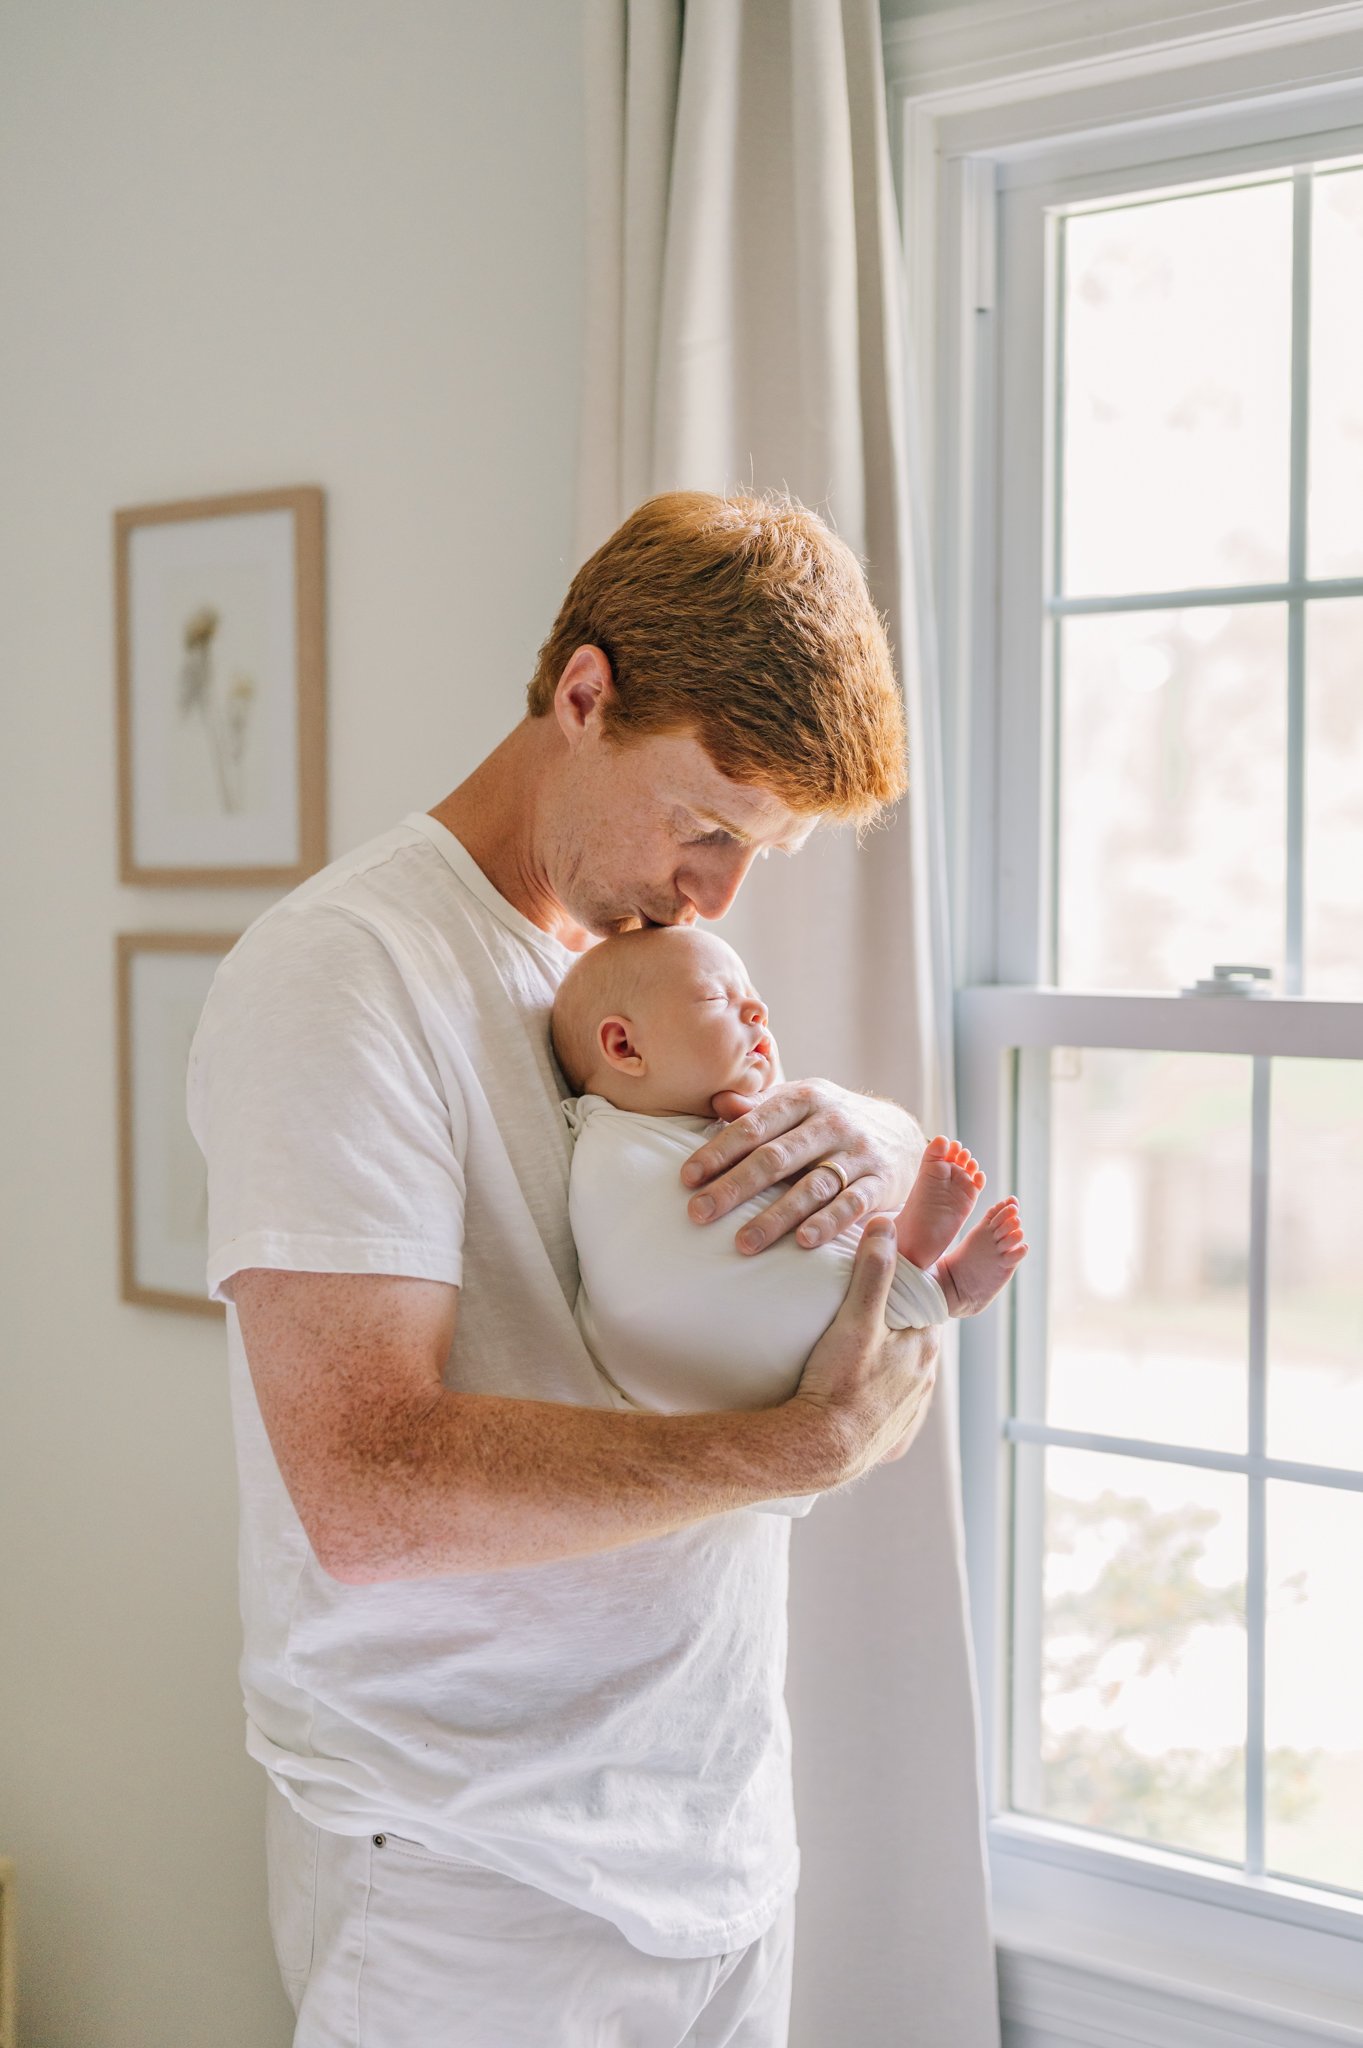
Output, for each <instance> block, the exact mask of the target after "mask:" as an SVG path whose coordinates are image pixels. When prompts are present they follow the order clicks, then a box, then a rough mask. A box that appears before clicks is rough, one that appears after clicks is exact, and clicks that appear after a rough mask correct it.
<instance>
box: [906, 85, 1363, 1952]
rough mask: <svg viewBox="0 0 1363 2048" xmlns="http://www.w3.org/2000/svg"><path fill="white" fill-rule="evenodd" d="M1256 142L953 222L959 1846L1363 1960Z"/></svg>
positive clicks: (1340, 1347) (1292, 509)
mask: <svg viewBox="0 0 1363 2048" xmlns="http://www.w3.org/2000/svg"><path fill="white" fill-rule="evenodd" d="M1360 111H1361V112H1363V109H1360ZM1265 125H1266V126H1267V128H1268V129H1269V130H1271V131H1275V132H1271V133H1269V134H1267V135H1266V136H1264V137H1262V138H1261V139H1259V140H1254V141H1250V142H1244V141H1236V142H1233V143H1231V144H1229V145H1227V146H1218V137H1217V135H1216V133H1215V130H1214V128H1212V127H1211V126H1210V125H1204V128H1203V129H1202V130H1201V131H1200V132H1199V134H1198V136H1197V138H1196V146H1189V147H1186V148H1185V149H1183V151H1182V152H1181V153H1180V154H1178V155H1175V154H1173V153H1172V152H1171V149H1170V145H1169V140H1168V136H1167V131H1166V132H1164V133H1163V134H1152V135H1151V136H1147V137H1145V138H1143V139H1142V142H1141V145H1140V146H1139V147H1138V146H1137V144H1136V143H1134V142H1133V141H1132V140H1131V138H1130V136H1127V137H1125V138H1124V141H1123V146H1122V149H1121V150H1120V151H1110V152H1109V153H1108V158H1109V160H1108V161H1106V162H1104V161H1102V160H1101V159H1102V157H1103V152H1102V151H1100V150H1099V151H1091V152H1090V155H1092V156H1093V157H1094V158H1095V162H1094V165H1093V167H1092V168H1081V169H1079V170H1078V171H1077V172H1076V171H1075V170H1073V169H1072V168H1070V167H1069V166H1065V167H1064V168H1063V169H1058V168H1057V166H1058V162H1059V160H1060V158H1061V155H1062V153H1061V151H1060V150H1059V148H1058V146H1057V145H1055V144H1054V142H1051V144H1050V147H1049V152H1048V156H1047V158H1046V160H1044V161H1043V160H1042V159H1041V157H1040V156H1039V155H1038V154H1036V153H1033V154H1032V155H1030V156H1029V155H1027V154H1026V153H1022V154H1019V155H1018V156H1017V157H1016V158H1009V157H1007V156H1006V155H1002V156H1000V157H997V158H995V159H992V160H991V161H990V162H989V164H988V165H987V172H988V175H987V176H986V177H983V178H982V177H980V176H979V175H978V172H979V168H980V167H979V165H978V164H976V165H974V166H972V167H971V170H972V175H971V176H970V177H961V178H958V180H957V183H956V186H955V194H956V201H957V211H956V213H955V215H954V216H951V217H952V218H954V219H955V222H956V225H957V227H958V229H959V230H960V231H961V232H962V233H968V234H969V236H970V238H971V244H972V246H973V247H978V248H993V249H996V251H997V264H996V273H995V275H994V276H993V277H991V278H990V279H989V280H988V281H987V284H986V287H985V288H984V289H982V290H980V291H979V292H978V293H977V294H976V295H975V296H974V298H973V299H972V297H971V294H970V293H969V291H967V292H965V293H964V294H962V303H963V304H964V305H965V308H966V313H967V316H970V315H973V314H974V312H975V307H976V305H977V304H978V305H979V306H980V307H981V308H982V310H983V311H984V312H985V313H986V315H987V317H986V320H985V322H984V326H983V328H977V327H970V330H969V331H968V332H965V331H963V329H962V327H961V326H960V325H959V324H958V325H957V326H956V327H955V328H953V327H952V325H951V319H950V318H949V319H948V321H947V324H946V326H945V328H944V335H945V341H946V346H947V347H948V348H950V347H951V346H952V345H953V341H954V340H955V341H959V343H960V345H961V350H962V359H963V360H964V361H965V363H966V368H967V373H969V371H970V369H971V366H972V365H973V372H974V374H973V377H972V376H971V375H970V374H966V375H965V376H964V378H963V379H962V383H963V386H964V387H965V388H964V389H963V393H962V399H961V404H962V408H963V409H964V410H967V411H969V412H970V415H971V417H972V419H973V421H974V431H975V443H974V449H973V467H972V472H971V477H970V483H969V492H970V494H973V495H972V496H971V502H970V504H969V506H968V508H967V510H968V517H965V516H963V517H962V519H961V524H962V525H963V526H968V527H969V528H970V531H969V533H968V535H966V537H965V538H964V539H963V540H958V541H957V542H956V550H957V559H958V560H959V561H960V562H961V563H962V564H965V565H968V566H967V567H965V568H962V569H959V570H957V572H956V573H957V576H958V579H959V583H960V585H961V586H962V587H961V588H958V590H957V609H958V611H959V610H960V609H961V607H962V605H964V606H966V607H967V608H968V607H969V606H970V605H972V604H973V606H974V608H975V612H976V615H977V618H983V619H986V620H987V625H986V627H984V628H981V627H980V626H978V625H977V627H976V630H975V636H974V637H975V645H974V649H973V653H972V657H971V662H970V664H969V665H970V666H971V667H972V668H973V674H974V685H973V706H972V717H973V728H972V738H971V741H970V745H969V748H968V749H967V748H963V749H962V753H961V756H960V757H959V764H958V765H959V768H960V772H959V773H958V775H957V778H956V786H957V788H958V789H959V790H960V791H961V793H962V794H961V796H960V798H959V799H958V818H957V829H956V832H955V834H954V838H955V843H956V844H957V846H958V848H960V849H963V850H964V851H963V854H962V860H963V862H965V863H966V864H967V865H968V868H969V872H968V873H966V874H965V875H962V874H960V873H958V875H957V878H956V881H957V887H956V892H955V894H956V901H957V903H958V906H961V907H962V909H963V910H964V909H967V908H968V922H969V930H968V932H967V934H966V937H965V941H964V944H963V947H962V954H963V958H964V959H965V961H966V963H967V981H968V985H967V986H966V987H965V988H963V989H962V990H961V992H960V994H959V996H958V1012H957V1014H958V1063H959V1074H960V1092H961V1108H962V1128H963V1130H964V1131H965V1132H966V1133H967V1134H968V1135H969V1137H970V1140H971V1142H972V1143H975V1144H977V1146H978V1148H979V1149H980V1150H981V1151H982V1153H983V1152H984V1151H985V1149H986V1148H992V1156H994V1157H995V1158H997V1159H999V1160H1000V1162H1001V1165H1002V1162H1003V1161H1004V1160H1009V1161H1010V1162H1011V1165H1012V1171H1013V1174H1014V1180H1013V1182H1012V1185H1015V1186H1016V1187H1017V1191H1018V1193H1019V1195H1020V1197H1021V1200H1022V1205H1023V1213H1024V1217H1025V1219H1026V1223H1027V1228H1028V1235H1029V1240H1030V1242H1031V1244H1032V1248H1033V1249H1032V1256H1031V1257H1030V1259H1029V1260H1028V1261H1027V1263H1026V1265H1025V1266H1024V1268H1023V1269H1022V1272H1021V1273H1020V1275H1019V1277H1018V1281H1017V1283H1016V1284H1015V1287H1014V1289H1013V1290H1012V1301H1011V1303H1010V1305H1009V1307H1008V1309H1007V1311H1006V1312H1003V1311H1001V1312H999V1313H997V1314H995V1315H994V1316H993V1317H992V1319H990V1318H981V1319H980V1327H979V1328H976V1329H970V1330H969V1331H963V1333H962V1340H963V1341H962V1418H963V1443H964V1447H965V1458H966V1466H967V1486H968V1547H969V1551H970V1562H971V1582H972V1595H973V1602H974V1606H975V1610H976V1625H977V1642H978V1648H979V1657H980V1665H981V1679H982V1692H983V1694H984V1697H985V1704H986V1719H987V1723H988V1729H989V1737H990V1754H989V1759H988V1762H989V1777H990V1803H991V1811H992V1814H993V1815H994V1819H995V1825H994V1836H995V1840H996V1842H997V1841H1003V1842H1004V1843H1005V1845H1008V1844H1011V1845H1012V1847H1013V1848H1014V1849H1016V1848H1017V1846H1018V1844H1021V1845H1022V1846H1023V1847H1024V1848H1025V1849H1026V1850H1027V1851H1028V1853H1033V1852H1034V1853H1035V1854H1036V1855H1037V1856H1038V1857H1040V1858H1042V1859H1043V1860H1045V1859H1049V1860H1051V1861H1053V1862H1055V1863H1057V1864H1065V1863H1066V1862H1067V1860H1068V1863H1069V1865H1070V1866H1072V1867H1074V1868H1078V1869H1082V1870H1085V1871H1090V1872H1094V1873H1102V1872H1107V1873H1110V1874H1112V1875H1113V1876H1114V1877H1115V1878H1119V1879H1120V1880H1121V1882H1123V1883H1125V1884H1131V1883H1133V1882H1134V1883H1142V1884H1147V1885H1150V1886H1152V1887H1155V1888H1157V1889H1160V1890H1163V1891H1165V1892H1168V1893H1172V1894H1173V1895H1175V1896H1177V1897H1182V1898H1184V1899H1186V1900H1203V1901H1206V1902H1215V1903H1216V1904H1219V1905H1225V1904H1227V1903H1229V1904H1232V1905H1236V1906H1242V1907H1246V1908H1248V1909H1249V1910H1250V1911H1251V1912H1254V1913H1259V1914H1262V1915H1264V1916H1266V1917H1267V1918H1269V1919H1278V1920H1280V1921H1283V1922H1288V1923H1291V1922H1295V1923H1297V1924H1299V1925H1301V1926H1304V1927H1311V1928H1315V1929H1318V1930H1328V1931H1330V1932H1331V1933H1334V1934H1340V1933H1343V1934H1356V1935H1361V1936H1363V1576H1361V1574H1363V1563H1361V1562H1360V1561H1361V1560H1363V1258H1361V1257H1360V1255H1359V1252H1358V1250H1357V1249H1356V1245H1357V1243H1358V1239H1357V1235H1356V1230H1355V1224H1354V1219H1355V1218H1356V1217H1357V1216H1359V1215H1360V1214H1363V378H1360V376H1359V374H1358V367H1357V366H1358V364H1359V362H1360V361H1363V356H1361V355H1360V338H1361V337H1363V125H1358V126H1354V127H1348V126H1342V125H1336V126H1334V127H1331V128H1326V127H1324V126H1321V125H1320V124H1319V123H1317V130H1316V132H1315V133H1314V134H1312V133H1310V132H1309V130H1303V131H1302V132H1298V133H1292V132H1291V122H1290V118H1289V117H1288V116H1286V115H1284V114H1282V113H1281V112H1280V115H1279V117H1278V118H1277V119H1276V120H1275V121H1270V122H1268V123H1267V124H1265ZM1082 154H1083V153H1082V152H1080V157H1081V158H1082ZM1072 161H1073V159H1072ZM972 194H973V198H972ZM982 208H983V209H986V210H987V211H988V215H989V222H988V225H989V226H990V227H991V228H992V230H993V235H992V237H991V236H990V235H989V234H987V233H984V232H982V231H981V223H980V218H979V215H980V210H981V209H982ZM955 317H956V315H952V318H955ZM967 324H969V323H968V321H967ZM955 452H956V454H957V455H958V456H959V453H960V450H959V447H958V448H957V450H956V451H955ZM951 454H952V450H951V449H950V448H948V449H947V451H946V457H947V460H948V461H949V460H950V457H951ZM960 488H961V486H960V482H959V476H958V480H957V490H958V493H959V491H960ZM981 737H982V739H983V749H982V751H983V753H984V754H986V755H987V757H988V758H987V763H985V764H983V765H982V762H981V758H980V756H981V745H980V742H981ZM967 756H968V758H967ZM1218 968H1219V969H1221V970H1223V972H1222V974H1221V976H1220V978H1219V980H1218V979H1217V977H1216V975H1215V970H1217V969H1218ZM1225 970H1233V971H1231V972H1226V971H1225ZM1250 970H1253V972H1250ZM1199 983H1200V984H1202V989H1201V991H1198V989H1197V985H1198V984H1199ZM1006 1171H1007V1169H1006V1168H1004V1169H1003V1170H1002V1171H1001V1172H1000V1174H999V1176H998V1179H999V1180H1004V1181H1006ZM996 1184H998V1183H997V1181H996Z"/></svg>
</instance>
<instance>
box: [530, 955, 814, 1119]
mask: <svg viewBox="0 0 1363 2048" xmlns="http://www.w3.org/2000/svg"><path fill="white" fill-rule="evenodd" d="M553 1034H554V1051H555V1053H556V1055H557V1057H558V1063H559V1065H560V1066H561V1067H562V1069H563V1071H564V1073H565V1075H566V1076H567V1078H568V1082H569V1084H570V1086H571V1087H572V1089H573V1091H574V1093H575V1094H578V1095H603V1096H604V1097H605V1098H606V1100H607V1101H608V1102H613V1103H614V1104H615V1106H616V1108H617V1109H633V1110H640V1111H643V1112H644V1113H646V1114H648V1115H652V1116H666V1115H679V1116H680V1115H684V1116H706V1117H708V1116H713V1115H714V1111H713V1109H712V1108H711V1107H710V1102H711V1098H712V1097H713V1096H715V1095H720V1094H724V1093H728V1092H733V1093H734V1094H738V1095H758V1094H760V1093H761V1091H762V1090H763V1089H764V1088H769V1087H770V1086H771V1084H772V1083H773V1082H774V1081H775V1080H776V1079H777V1066H776V1046H775V1042H774V1041H773V1039H772V1036H771V1034H770V1032H769V1031H768V1030H767V1012H766V1008H765V1006H764V1004H763V1002H762V999H761V997H760V996H759V995H758V994H757V992H756V990H755V989H754V988H753V985H752V983H751V982H750V981H749V979H748V970H747V969H746V967H744V965H743V962H742V961H741V960H740V959H739V957H738V955H737V953H735V951H734V949H733V947H732V946H726V945H725V943H724V941H723V939H717V938H716V937H715V936H714V934H713V932H705V931H698V930H696V928H695V927H694V926H693V925H660V926H653V927H648V928H645V929H644V930H643V931H635V932H621V933H620V934H619V935H618V937H616V938H611V939H603V940H602V941H601V943H600V944H599V945H597V946H592V947H591V948H590V949H589V950H588V951H587V952H586V953H584V954H583V955H582V957H581V959H580V960H577V961H575V962H574V964H573V966H572V967H570V968H569V970H568V972H567V974H566V975H565V976H564V978H563V980H562V982H561V983H560V985H559V991H558V995H557V997H556V998H555V1001H554V1015H553Z"/></svg>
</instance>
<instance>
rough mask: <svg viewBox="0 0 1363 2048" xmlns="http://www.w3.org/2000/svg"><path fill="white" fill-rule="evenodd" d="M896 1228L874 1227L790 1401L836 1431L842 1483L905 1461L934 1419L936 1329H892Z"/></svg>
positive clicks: (881, 1220) (882, 1221)
mask: <svg viewBox="0 0 1363 2048" xmlns="http://www.w3.org/2000/svg"><path fill="white" fill-rule="evenodd" d="M894 1266H895V1239H894V1231H893V1229H892V1227H891V1226H890V1223H889V1220H888V1218H886V1217H876V1218H875V1219H874V1220H873V1221H872V1222H871V1223H869V1224H868V1225H867V1227H866V1230H865V1231H864V1233H863V1235H862V1240H861V1243H860V1244H859V1245H858V1247H857V1256H856V1261H855V1263H854V1265H853V1267H852V1277H851V1280H850V1281H849V1283H848V1288H847V1298H846V1300H845V1301H844V1303H843V1305H842V1307H841V1308H840V1309H839V1311H838V1313H837V1315H836V1316H835V1317H834V1319H833V1321H832V1322H831V1323H830V1324H829V1326H828V1328H827V1329H826V1330H825V1332H824V1334H823V1336H822V1337H821V1338H820V1339H819V1342H818V1343H817V1344H816V1345H815V1347H814V1349H813V1351H811V1352H810V1354H809V1358H808V1360H807V1361H806V1364H805V1369H804V1372H803V1374H802V1375H801V1378H800V1384H799V1386H798V1387H797V1388H796V1390H795V1392H794V1394H793V1395H792V1396H791V1399H790V1402H789V1403H788V1404H787V1405H788V1406H789V1407H791V1408H792V1409H795V1408H798V1407H799V1406H800V1405H801V1404H803V1405H805V1406H806V1407H808V1408H812V1409H813V1410H815V1411H816V1412H817V1413H818V1414H819V1416H820V1417H821V1418H823V1419H824V1420H825V1421H827V1422H828V1423H830V1424H831V1425H832V1426H833V1428H834V1430H835V1434H836V1440H837V1445H838V1458H839V1466H840V1471H839V1479H838V1481H837V1483H838V1484H841V1483H842V1482H843V1481H844V1480H847V1479H855V1478H857V1477H858V1476H859V1475H860V1474H861V1473H862V1472H864V1471H866V1470H868V1469H869V1467H870V1466H872V1465H886V1464H890V1463H892V1462H893V1461H894V1460H895V1459H896V1458H902V1457H903V1455H904V1453H905V1451H907V1450H908V1448H909V1446H910V1444H911V1443H912V1442H913V1440H914V1438H915V1437H916V1436H917V1434H918V1432H919V1430H920V1429H921V1428H922V1426H923V1423H924V1421H925V1420H926V1417H927V1412H928V1408H929V1406H930V1404H931V1401H932V1393H933V1388H934V1387H935V1385H936V1382H937V1348H938V1334H937V1331H936V1330H935V1329H926V1330H887V1329H886V1327H885V1303H886V1300H887V1299H888V1297H889V1292H890V1282H891V1280H892V1279H893V1277H894Z"/></svg>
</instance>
